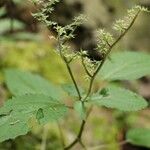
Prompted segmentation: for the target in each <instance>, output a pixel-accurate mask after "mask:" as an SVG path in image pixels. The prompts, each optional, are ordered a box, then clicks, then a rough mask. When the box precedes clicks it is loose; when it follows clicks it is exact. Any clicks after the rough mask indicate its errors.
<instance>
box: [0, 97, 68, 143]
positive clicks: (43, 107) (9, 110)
mask: <svg viewBox="0 0 150 150" xmlns="http://www.w3.org/2000/svg"><path fill="white" fill-rule="evenodd" d="M66 111H67V107H66V106H65V105H63V104H61V103H60V102H59V101H56V100H54V99H53V98H51V97H50V96H46V95H23V96H18V97H16V98H12V99H11V100H8V101H6V103H5V105H4V106H3V107H1V108H0V141H4V140H7V139H12V138H15V137H17V136H19V135H24V134H26V133H27V132H28V131H29V130H30V128H29V125H28V123H29V120H30V119H31V118H32V117H34V118H36V119H37V121H38V122H39V123H40V124H45V123H47V122H49V121H55V120H58V119H59V118H61V117H63V116H64V115H65V113H66Z"/></svg>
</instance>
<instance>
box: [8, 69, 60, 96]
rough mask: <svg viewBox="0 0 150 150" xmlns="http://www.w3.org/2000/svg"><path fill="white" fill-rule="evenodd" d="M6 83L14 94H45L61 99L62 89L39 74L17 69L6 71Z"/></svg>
mask: <svg viewBox="0 0 150 150" xmlns="http://www.w3.org/2000/svg"><path fill="white" fill-rule="evenodd" d="M5 76H6V84H7V86H8V88H9V90H10V91H11V93H12V94H13V95H16V96H18V95H25V94H44V95H48V96H51V97H53V98H56V99H60V97H61V90H60V89H59V88H57V87H56V86H54V85H53V84H52V83H49V82H48V81H47V80H45V79H43V78H42V77H40V76H39V75H33V74H31V73H28V72H23V71H19V70H17V69H8V70H6V71H5Z"/></svg>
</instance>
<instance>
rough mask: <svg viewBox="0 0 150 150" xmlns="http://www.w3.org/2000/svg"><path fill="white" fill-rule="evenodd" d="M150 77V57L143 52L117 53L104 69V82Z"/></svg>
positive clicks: (102, 73) (106, 63) (102, 72)
mask: <svg viewBox="0 0 150 150" xmlns="http://www.w3.org/2000/svg"><path fill="white" fill-rule="evenodd" d="M145 75H150V55H148V54H146V53H141V52H131V51H126V52H117V53H114V54H112V55H111V59H110V60H107V61H106V62H105V64H104V66H103V67H102V69H101V71H100V73H99V76H100V77H101V78H102V79H103V80H109V81H110V80H134V79H138V78H141V77H143V76H145Z"/></svg>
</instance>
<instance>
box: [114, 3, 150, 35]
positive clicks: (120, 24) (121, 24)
mask: <svg viewBox="0 0 150 150" xmlns="http://www.w3.org/2000/svg"><path fill="white" fill-rule="evenodd" d="M141 11H146V12H147V11H148V10H147V9H146V8H145V7H141V6H135V7H133V8H132V9H129V10H128V11H127V16H125V17H124V18H123V19H119V20H117V21H116V22H115V23H114V26H113V29H114V30H116V31H119V32H121V33H122V32H124V31H125V30H126V29H128V27H129V26H130V25H131V22H132V21H133V20H134V18H135V17H136V16H137V15H138V14H139V13H140V12H141Z"/></svg>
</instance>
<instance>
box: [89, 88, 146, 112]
mask: <svg viewBox="0 0 150 150" xmlns="http://www.w3.org/2000/svg"><path fill="white" fill-rule="evenodd" d="M106 90H107V95H105V96H103V95H102V94H101V93H100V92H98V93H96V94H94V95H93V96H92V97H91V100H90V102H92V103H94V104H96V105H99V106H105V107H108V108H115V109H118V110H121V111H138V110H141V109H143V108H145V107H147V105H148V103H147V102H146V100H144V99H143V98H142V97H141V96H140V95H137V94H136V93H133V92H131V91H129V90H126V89H123V88H120V87H115V86H111V87H108V88H106Z"/></svg>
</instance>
